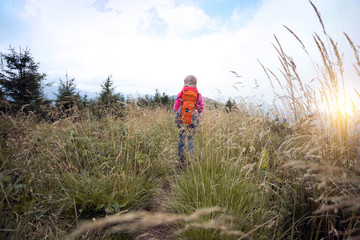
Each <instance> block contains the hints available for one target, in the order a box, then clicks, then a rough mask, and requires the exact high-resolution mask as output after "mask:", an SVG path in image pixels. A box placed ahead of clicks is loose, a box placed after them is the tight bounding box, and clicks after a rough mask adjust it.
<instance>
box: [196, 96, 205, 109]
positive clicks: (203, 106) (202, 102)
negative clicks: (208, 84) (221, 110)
mask: <svg viewBox="0 0 360 240" xmlns="http://www.w3.org/2000/svg"><path fill="white" fill-rule="evenodd" d="M196 110H198V112H199V113H200V114H201V113H203V112H204V111H205V105H204V100H203V98H202V95H201V93H199V99H198V103H197V106H196Z"/></svg>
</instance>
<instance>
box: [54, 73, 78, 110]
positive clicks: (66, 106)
mask: <svg viewBox="0 0 360 240" xmlns="http://www.w3.org/2000/svg"><path fill="white" fill-rule="evenodd" d="M65 76H66V80H65V81H63V80H62V79H60V86H59V88H58V92H57V93H56V94H55V95H56V106H57V107H58V108H60V109H61V110H62V111H69V110H71V109H73V108H74V107H75V106H77V107H79V106H80V103H81V97H80V94H79V92H76V84H75V78H69V76H68V74H67V73H66V75H65Z"/></svg>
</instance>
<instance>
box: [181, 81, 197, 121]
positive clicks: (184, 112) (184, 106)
mask: <svg viewBox="0 0 360 240" xmlns="http://www.w3.org/2000/svg"><path fill="white" fill-rule="evenodd" d="M198 99H199V92H198V90H197V89H196V88H195V87H184V89H183V94H182V98H180V101H181V105H180V108H179V110H178V112H177V114H176V115H177V120H178V122H179V123H182V124H186V125H189V124H193V123H194V116H195V112H196V105H197V102H198Z"/></svg>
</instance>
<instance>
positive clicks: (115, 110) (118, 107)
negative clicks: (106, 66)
mask: <svg viewBox="0 0 360 240" xmlns="http://www.w3.org/2000/svg"><path fill="white" fill-rule="evenodd" d="M111 78H112V75H110V76H108V77H107V78H106V80H105V81H104V82H103V84H101V89H102V90H101V93H100V96H99V101H98V114H99V115H104V114H113V115H117V116H123V115H124V107H125V97H124V96H123V95H122V94H121V93H115V87H114V82H113V80H112V79H111ZM99 108H100V109H99Z"/></svg>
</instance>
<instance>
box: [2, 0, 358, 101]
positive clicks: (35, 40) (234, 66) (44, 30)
mask: <svg viewBox="0 0 360 240" xmlns="http://www.w3.org/2000/svg"><path fill="white" fill-rule="evenodd" d="M313 3H314V4H315V5H316V6H317V8H318V10H319V11H320V12H321V16H322V18H323V21H324V22H325V25H326V27H327V30H328V32H329V34H330V36H332V37H333V38H334V39H335V41H337V42H338V45H339V48H340V49H341V50H342V52H343V53H344V60H345V61H346V66H345V67H347V68H349V69H350V68H351V64H352V61H353V56H352V52H351V49H350V48H349V46H348V44H347V42H346V39H345V37H344V36H343V31H344V32H346V33H348V34H349V36H350V37H351V38H352V39H353V41H354V42H355V43H357V44H360V28H359V27H358V23H359V22H360V15H359V14H358V12H359V10H360V1H358V0H345V1H344V0H313ZM283 25H286V26H288V27H290V28H291V29H292V30H293V31H294V32H295V33H296V34H297V35H298V36H299V37H300V38H301V39H302V41H303V42H304V43H305V45H306V46H307V48H308V50H309V51H310V53H311V54H312V58H313V59H314V60H315V61H318V60H319V54H318V53H317V50H316V46H315V45H314V42H313V37H312V36H313V33H314V32H317V33H319V34H321V26H320V24H319V22H318V20H317V16H316V14H315V13H314V10H313V9H312V7H311V5H310V3H309V1H308V0H292V1H289V0H136V1H135V0H134V1H127V0H76V1H73V0H1V1H0V52H3V53H7V52H8V47H9V45H11V46H13V47H15V48H17V49H18V48H19V46H21V47H23V48H26V47H28V48H30V49H31V52H32V54H33V57H34V59H35V60H36V61H38V62H40V71H42V72H45V73H47V75H48V77H47V81H49V82H54V83H55V84H57V83H58V82H59V79H60V78H62V79H64V78H65V74H66V72H67V73H68V74H69V75H70V76H71V77H74V78H75V79H76V82H77V86H78V88H80V89H83V90H85V91H89V92H99V91H100V84H101V82H102V81H104V80H105V79H106V77H107V76H108V75H110V74H112V76H113V80H114V82H115V85H116V86H117V88H116V90H117V91H119V92H122V93H124V94H130V93H131V94H137V93H139V94H153V93H154V92H155V89H156V88H157V89H159V90H160V92H167V93H168V94H169V95H174V94H177V92H178V91H179V90H180V89H181V87H182V85H183V79H184V78H185V76H186V75H188V74H194V75H195V76H197V77H198V81H199V82H198V88H199V91H200V92H202V93H203V95H205V96H208V97H211V98H217V99H219V100H226V99H227V98H228V97H230V96H231V97H237V96H240V97H256V98H260V99H261V98H263V99H264V100H266V101H271V99H272V97H273V94H272V91H271V89H270V84H269V82H268V80H267V78H266V75H265V74H264V73H263V71H262V70H261V67H260V66H259V64H258V62H257V59H260V60H261V61H262V63H263V64H265V65H266V66H268V67H269V68H271V69H273V70H274V72H276V71H277V69H279V68H280V64H279V63H278V60H277V55H276V52H275V50H274V48H273V47H272V43H274V42H275V40H274V37H273V34H276V36H277V37H278V38H279V40H280V41H281V42H282V44H283V47H284V48H285V49H286V51H287V52H288V54H289V55H290V56H292V57H293V58H294V60H295V61H296V63H297V65H298V68H299V71H300V73H301V74H302V77H303V79H304V80H305V81H308V82H310V81H311V80H312V78H314V77H315V75H314V74H315V73H314V69H313V67H312V66H311V63H310V62H309V60H308V57H307V56H306V55H305V54H304V53H303V52H302V50H301V47H300V46H299V44H298V42H297V41H296V40H295V39H294V38H293V37H292V36H291V34H289V32H288V31H286V30H285V28H284V27H283ZM230 71H236V72H238V73H239V74H240V75H242V76H243V77H242V78H241V82H242V84H241V85H234V84H235V83H236V82H238V81H239V78H236V77H235V76H234V74H232V73H230ZM346 73H347V74H348V76H346V77H347V82H348V86H349V89H351V88H352V87H354V86H355V85H356V86H357V85H359V83H358V82H360V81H353V79H355V78H354V73H353V71H352V70H348V71H346ZM255 79H256V81H257V83H259V85H260V86H259V88H256V89H255V88H254V86H255V85H256V84H255ZM234 86H235V87H234Z"/></svg>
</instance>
